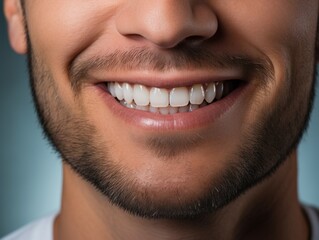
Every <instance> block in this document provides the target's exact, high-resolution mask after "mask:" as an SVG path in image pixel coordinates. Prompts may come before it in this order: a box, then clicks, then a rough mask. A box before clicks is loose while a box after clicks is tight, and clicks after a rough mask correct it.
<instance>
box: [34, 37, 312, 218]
mask: <svg viewBox="0 0 319 240" xmlns="http://www.w3.org/2000/svg"><path fill="white" fill-rule="evenodd" d="M31 39H32V36H31ZM309 39H310V37H309ZM306 40H307V39H306ZM306 40H305V41H302V43H301V44H299V47H298V49H293V50H292V48H289V47H287V48H285V47H286V46H284V47H283V49H284V50H283V51H282V52H281V53H280V54H277V55H274V54H273V55H272V56H270V55H269V56H268V55H267V51H265V52H264V53H263V54H261V55H260V57H259V60H260V59H264V60H263V61H259V60H256V58H255V57H252V56H251V57H249V53H248V51H247V53H245V51H244V50H245V49H240V51H241V52H242V53H244V55H243V56H245V57H242V59H241V60H238V59H240V58H235V57H233V58H232V57H225V56H223V57H220V56H219V55H216V56H215V55H212V57H217V58H219V62H220V61H225V62H224V63H225V64H221V65H220V66H224V67H225V66H229V69H228V70H229V71H228V70H225V71H228V72H231V70H233V69H237V70H238V69H239V70H240V71H239V72H240V73H238V74H237V73H236V74H234V75H238V76H239V77H238V78H237V77H236V78H235V77H233V78H230V79H226V77H225V76H224V77H223V78H224V79H222V80H223V81H219V83H217V82H216V81H217V80H216V79H215V80H214V81H211V82H209V81H208V80H207V81H206V83H205V84H189V83H185V86H183V84H182V83H183V79H186V80H185V82H187V81H188V82H191V81H189V79H190V78H189V76H187V74H188V73H190V72H192V71H189V69H187V68H186V66H194V67H195V66H196V61H194V60H193V61H192V60H191V59H192V56H194V57H195V56H196V57H197V59H196V60H197V61H198V60H199V61H201V63H202V64H204V65H207V66H209V65H210V64H211V63H209V61H210V60H207V58H205V56H207V53H205V54H203V58H200V57H199V55H200V54H199V53H198V52H204V51H203V49H202V48H201V47H198V52H197V51H195V52H197V54H196V55H191V54H189V53H187V52H188V50H187V47H182V48H181V49H179V50H178V51H176V52H174V53H172V54H171V53H163V52H162V51H161V52H159V51H154V49H153V50H150V51H149V52H148V53H147V54H146V55H145V50H141V52H140V54H137V55H136V52H135V56H141V57H143V56H144V57H145V56H147V58H146V59H152V60H153V61H151V62H147V60H143V61H144V62H143V64H144V65H143V66H141V67H140V68H142V67H144V66H151V65H152V64H154V61H155V62H156V61H157V60H154V59H161V64H162V65H161V66H162V67H163V64H164V66H167V68H169V67H171V66H172V62H173V66H175V67H176V68H174V70H176V69H177V70H176V71H177V73H178V77H177V79H179V80H178V84H177V85H178V86H171V87H165V86H164V87H161V86H156V87H157V88H156V89H153V90H152V89H151V88H152V87H155V86H152V85H151V84H147V81H146V80H145V79H144V80H142V82H139V81H137V82H136V84H134V82H133V81H132V80H130V82H129V83H127V84H123V83H125V80H123V77H122V75H121V76H120V75H119V76H120V77H118V75H116V74H118V71H117V72H116V73H115V74H114V76H115V77H114V78H111V79H114V80H112V81H106V82H103V81H100V82H98V83H94V84H93V83H92V82H89V81H87V82H86V81H85V80H84V81H82V82H83V84H79V87H78V88H75V87H72V84H71V82H70V81H71V80H69V79H68V78H67V77H66V76H65V75H64V76H63V75H61V74H59V73H58V71H55V70H53V69H55V68H53V67H52V66H50V64H49V63H48V62H46V60H45V59H46V58H45V57H44V56H42V55H41V54H40V51H37V49H36V45H34V46H29V49H30V54H29V58H30V63H31V65H30V67H31V69H32V74H31V78H32V87H33V92H34V97H35V102H36V105H37V110H38V114H39V116H40V119H41V122H42V125H43V127H44V129H45V131H46V133H47V135H48V137H49V139H50V140H51V142H52V144H53V145H54V147H55V148H56V149H57V150H58V152H59V153H60V154H61V156H62V158H63V159H64V161H65V162H66V163H67V164H69V165H70V166H71V167H72V168H73V169H74V170H75V171H76V172H77V173H78V174H79V175H81V176H82V177H84V179H86V180H87V181H88V182H90V183H91V184H92V185H94V186H95V187H96V188H97V189H98V190H99V191H100V192H102V193H103V194H104V195H105V196H106V197H107V198H108V199H109V200H110V201H111V202H113V203H114V204H116V205H118V206H120V207H122V208H123V209H125V210H127V211H129V212H131V213H133V214H136V215H139V216H144V217H149V218H187V217H193V216H197V215H200V214H203V213H207V212H212V211H215V210H217V209H219V208H221V207H223V206H225V205H226V204H228V203H229V202H230V201H232V200H234V199H235V198H236V197H238V196H239V195H240V194H241V193H243V192H244V191H245V190H247V189H248V188H249V187H251V186H254V185H256V184H257V183H258V182H259V181H260V180H261V179H263V178H265V177H266V176H268V175H269V174H270V173H271V172H272V171H273V170H274V169H275V168H276V167H277V166H278V165H279V164H280V163H281V162H283V161H284V160H285V159H286V158H287V156H288V154H289V153H290V152H291V151H292V150H293V149H294V148H295V147H296V144H297V143H298V141H299V139H300V137H301V135H302V132H303V130H304V128H305V126H306V124H307V121H308V117H309V112H310V109H311V102H312V98H313V91H314V86H313V85H314V65H315V59H314V49H311V50H310V51H304V49H305V48H306V46H307V44H308V42H307V41H306ZM294 41H295V43H297V40H294ZM311 41H312V42H314V40H311ZM31 42H32V41H31ZM268 45H270V46H271V43H270V44H268ZM292 45H298V44H292ZM274 46H275V43H274ZM192 48H193V47H192ZM32 49H33V50H34V51H33V50H32ZM205 49H209V47H207V48H205ZM205 49H204V50H205ZM289 49H290V50H289ZM195 50H196V49H195ZM207 51H209V50H207ZM193 52H194V51H193ZM165 54H167V55H165ZM178 54H180V56H178ZM227 54H228V55H231V54H229V52H228V53H227ZM127 56H129V55H125V54H122V55H119V56H117V59H116V61H115V62H118V66H117V67H118V68H119V69H120V68H121V65H120V63H121V62H122V63H123V64H124V62H125V60H127ZM113 57H114V55H113ZM121 57H122V59H121ZM243 58H245V59H244V61H243ZM165 59H166V60H167V59H169V60H170V61H168V62H165ZM176 59H179V60H181V59H183V61H184V62H185V63H184V66H185V68H183V70H182V71H179V70H178V66H180V64H181V63H180V62H177V61H176ZM230 59H232V60H230ZM234 59H237V60H234ZM108 60H109V61H110V60H111V59H108ZM174 61H175V63H174ZM205 61H207V63H206V62H205ZM113 62H114V61H113ZM126 62H127V61H126ZM140 62H141V61H139V63H140ZM158 62H159V60H158ZM305 62H307V64H305ZM248 63H249V64H248ZM211 65H214V68H218V64H216V63H214V64H211ZM132 66H134V64H131V65H130V68H132ZM137 66H138V64H137ZM152 67H153V68H154V66H152ZM123 69H125V68H124V67H123ZM164 69H165V67H164ZM133 70H134V69H133ZM133 70H132V71H131V72H132V74H134V73H133ZM157 70H158V69H157ZM237 70H236V71H237ZM163 71H164V70H163ZM205 71H206V72H207V73H210V70H207V69H206V70H205ZM223 71H224V70H223ZM131 72H130V73H131ZM242 72H245V73H242ZM185 73H186V74H185ZM215 73H216V72H215ZM183 74H184V75H183ZM124 75H125V74H124ZM128 75H129V74H128ZM61 76H62V77H61ZM205 77H207V74H206V75H205ZM228 78H229V77H228ZM63 79H64V80H63ZM130 79H133V78H130ZM135 79H136V78H135ZM207 79H209V77H208V78H207ZM151 82H152V81H151ZM135 88H136V89H135ZM141 89H142V90H143V91H142V90H141ZM198 89H199V90H198ZM135 90H136V92H137V93H136V92H135ZM156 91H157V93H156ZM191 92H193V96H191ZM175 93H177V94H175ZM201 93H203V94H202V96H201ZM174 94H175V95H174ZM194 95H199V97H198V98H202V99H200V100H198V98H197V97H194ZM163 96H164V100H163ZM193 97H194V99H193V100H192V101H193V103H192V104H190V103H189V102H190V101H191V99H192V98H193ZM145 98H146V99H147V100H145ZM132 99H133V100H132ZM165 99H166V100H165ZM185 99H186V100H185ZM145 101H146V102H147V104H144V103H145ZM165 101H166V102H167V101H168V102H169V105H168V104H167V103H166V102H165ZM156 104H157V105H156Z"/></svg>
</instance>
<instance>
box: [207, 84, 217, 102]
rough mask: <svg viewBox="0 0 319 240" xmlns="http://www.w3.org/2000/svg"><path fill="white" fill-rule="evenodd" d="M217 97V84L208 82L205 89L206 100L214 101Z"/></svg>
mask: <svg viewBox="0 0 319 240" xmlns="http://www.w3.org/2000/svg"><path fill="white" fill-rule="evenodd" d="M215 97H216V86H215V83H210V84H208V86H207V88H206V91H205V100H206V102H208V103H212V102H213V101H214V99H215Z"/></svg>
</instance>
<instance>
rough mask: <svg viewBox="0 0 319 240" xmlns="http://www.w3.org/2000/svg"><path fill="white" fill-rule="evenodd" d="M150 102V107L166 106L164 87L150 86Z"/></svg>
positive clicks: (166, 91) (166, 99) (166, 92)
mask: <svg viewBox="0 0 319 240" xmlns="http://www.w3.org/2000/svg"><path fill="white" fill-rule="evenodd" d="M150 103H151V106H152V107H161V108H163V107H168V105H169V101H168V90H166V89H164V88H155V87H153V88H151V91H150Z"/></svg>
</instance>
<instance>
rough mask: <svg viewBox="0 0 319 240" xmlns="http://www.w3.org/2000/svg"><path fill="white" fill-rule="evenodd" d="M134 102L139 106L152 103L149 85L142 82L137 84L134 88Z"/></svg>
mask: <svg viewBox="0 0 319 240" xmlns="http://www.w3.org/2000/svg"><path fill="white" fill-rule="evenodd" d="M133 98H134V102H135V103H136V104H137V105H139V106H148V105H149V104H150V92H149V90H148V89H147V87H145V86H143V85H141V84H135V85H134V89H133Z"/></svg>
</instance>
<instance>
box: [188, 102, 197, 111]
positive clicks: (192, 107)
mask: <svg viewBox="0 0 319 240" xmlns="http://www.w3.org/2000/svg"><path fill="white" fill-rule="evenodd" d="M198 108H199V105H197V104H191V105H189V111H190V112H192V111H194V110H196V109H198Z"/></svg>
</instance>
